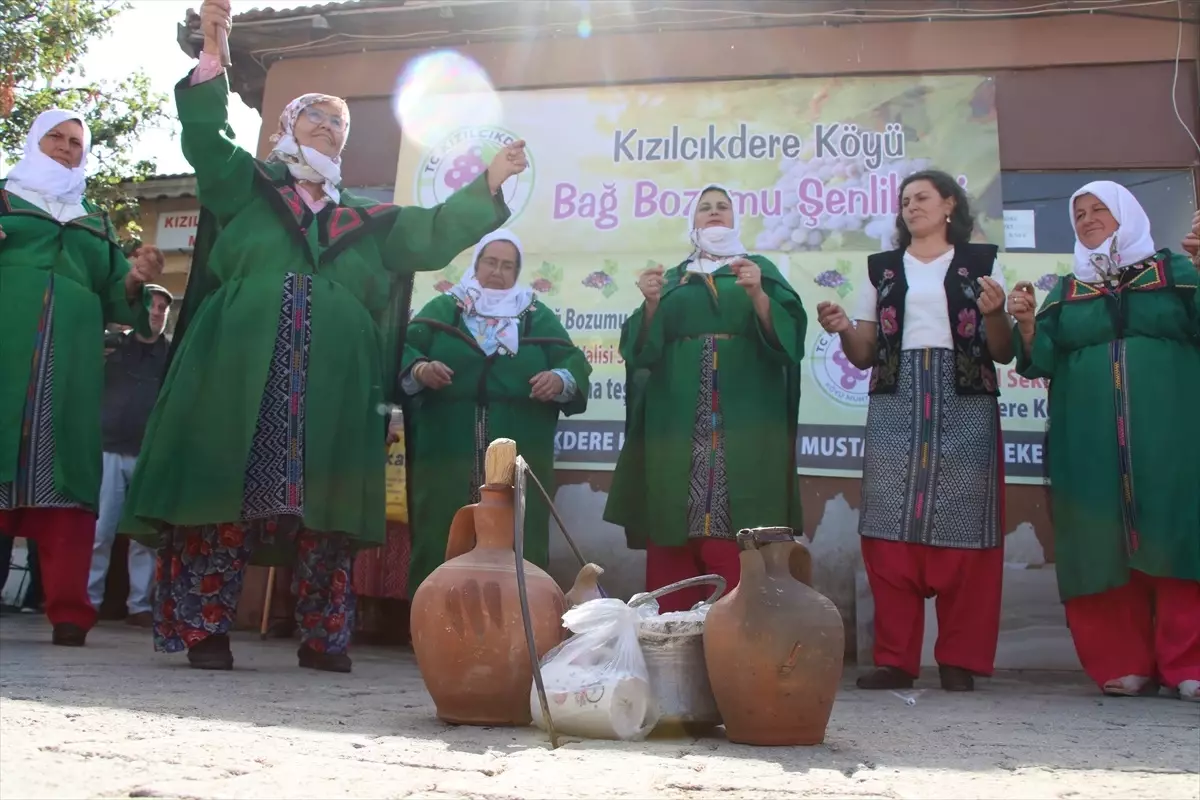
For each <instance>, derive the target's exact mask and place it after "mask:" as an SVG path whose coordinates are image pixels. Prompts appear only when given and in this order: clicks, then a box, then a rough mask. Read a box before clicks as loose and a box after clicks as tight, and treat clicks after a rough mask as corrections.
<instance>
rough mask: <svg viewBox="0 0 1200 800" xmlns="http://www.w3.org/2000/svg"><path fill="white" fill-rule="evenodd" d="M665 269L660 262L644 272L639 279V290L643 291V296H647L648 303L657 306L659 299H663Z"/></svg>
mask: <svg viewBox="0 0 1200 800" xmlns="http://www.w3.org/2000/svg"><path fill="white" fill-rule="evenodd" d="M664 271H665V270H663V265H662V264H659V265H658V266H657V267H651V268H650V269H648V270H646V271H645V272H643V273H642V274H641V276H640V277H639V278H638V279H637V287H638V290H639V291H641V293H642V297H644V298H646V303H647V304H648V305H651V306H657V305H658V301H659V300H661V299H662V290H663V283H664V281H663V272H664Z"/></svg>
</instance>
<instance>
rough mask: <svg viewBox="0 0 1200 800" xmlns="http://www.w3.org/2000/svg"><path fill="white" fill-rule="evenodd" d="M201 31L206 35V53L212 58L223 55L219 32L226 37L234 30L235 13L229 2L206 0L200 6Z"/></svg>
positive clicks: (227, 0)
mask: <svg viewBox="0 0 1200 800" xmlns="http://www.w3.org/2000/svg"><path fill="white" fill-rule="evenodd" d="M200 30H201V32H203V33H204V52H206V53H208V54H209V55H210V56H219V55H221V45H220V44H219V42H220V41H221V40H220V38H218V37H219V32H220V31H222V30H224V32H225V35H226V36H228V35H229V32H230V31H231V30H233V13H232V11H231V10H230V7H229V0H204V2H202V3H201V4H200Z"/></svg>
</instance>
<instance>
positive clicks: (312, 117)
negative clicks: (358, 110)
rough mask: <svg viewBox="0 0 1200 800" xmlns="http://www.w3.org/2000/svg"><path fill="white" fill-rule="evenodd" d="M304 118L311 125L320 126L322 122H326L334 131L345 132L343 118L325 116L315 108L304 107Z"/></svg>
mask: <svg viewBox="0 0 1200 800" xmlns="http://www.w3.org/2000/svg"><path fill="white" fill-rule="evenodd" d="M304 118H305V119H307V120H308V121H309V122H311V123H312V124H313V125H320V124H321V123H323V122H327V123H329V127H331V128H333V129H334V130H335V131H339V132H341V131H344V130H346V120H345V119H344V118H342V117H335V116H331V115H330V114H326V113H325V112H324V111H322V110H321V109H319V108H317V107H316V106H308V107H306V108H305V109H304Z"/></svg>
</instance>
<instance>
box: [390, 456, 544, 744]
mask: <svg viewBox="0 0 1200 800" xmlns="http://www.w3.org/2000/svg"><path fill="white" fill-rule="evenodd" d="M516 452H517V451H516V443H515V442H513V441H512V440H511V439H497V440H496V441H494V442H492V444H491V445H490V446H489V447H488V452H487V459H486V466H485V476H486V481H487V483H486V484H485V485H484V486H482V487H480V500H479V502H478V503H475V504H473V505H468V506H464V507H462V508H461V509H459V511H458V513H457V514H456V515H455V517H454V521H453V522H452V523H451V525H450V540H449V543H448V544H447V547H446V562H445V563H444V564H442V565H441V566H440V567H438V568H437V569H436V570H434V571H433V573H432V574H431V575H430V576H429V577H428V578H426V579H425V582H424V583H422V584H421V586H420V587H419V588H418V589H417V592H416V594H415V595H413V599H412V616H411V628H412V642H413V650H414V651H415V652H416V656H417V667H418V668H419V669H420V670H421V677H422V678H423V679H424V681H425V688H426V689H428V690H429V694H430V695H432V696H433V702H434V703H435V704H436V706H437V715H438V717H439V718H441V719H443V720H445V721H446V722H449V723H453V724H456V725H528V724H530V723H531V722H532V717H531V716H530V713H529V693H530V690H531V689H532V686H533V666H532V665H531V664H530V661H529V647H528V644H527V643H526V641H525V629H524V627H523V625H522V621H521V601H520V597H519V595H518V594H517V577H516V556H515V554H514V553H513V535H514V517H513V476H514V472H515V459H516ZM525 586H526V591H527V593H528V596H529V611H530V616H531V621H532V623H533V632H534V633H533V639H534V643H535V645H536V649H537V654H538V658H539V659H541V657H542V656H543V655H545V654H546V652H547V651H549V650H550V649H551V648H553V647H554V646H556V645H557V644H558V643H559V642H560V641H562V637H563V633H564V628H563V626H562V615H563V613H564V612H565V611H566V610H567V603H566V600H565V599H564V597H563V593H562V590H560V589H559V588H558V584H556V583H555V582H554V580H553V579H552V578H551V577H550V576H549V575H547V574H546V573H545V572H543V571H542V570H541V569H539V568H538V567H536V566H534V565H533V564H530V563H529V562H528V561H526V562H525Z"/></svg>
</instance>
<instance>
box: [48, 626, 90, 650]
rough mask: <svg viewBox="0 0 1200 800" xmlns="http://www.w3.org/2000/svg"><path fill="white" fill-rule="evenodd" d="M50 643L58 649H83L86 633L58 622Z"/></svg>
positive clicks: (79, 628)
mask: <svg viewBox="0 0 1200 800" xmlns="http://www.w3.org/2000/svg"><path fill="white" fill-rule="evenodd" d="M50 641H51V642H53V643H54V644H56V645H59V646H60V647H83V645H84V643H85V642H86V641H87V631H85V630H84V629H83V628H81V627H79V626H78V625H72V624H71V623H70V622H60V623H59V624H58V625H55V626H54V635H53V637H51V639H50Z"/></svg>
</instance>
